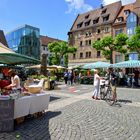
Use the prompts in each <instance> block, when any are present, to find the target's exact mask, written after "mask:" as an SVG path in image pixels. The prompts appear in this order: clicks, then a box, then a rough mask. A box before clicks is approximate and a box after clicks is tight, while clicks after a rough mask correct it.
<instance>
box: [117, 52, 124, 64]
mask: <svg viewBox="0 0 140 140" xmlns="http://www.w3.org/2000/svg"><path fill="white" fill-rule="evenodd" d="M122 61H123V56H122V54H118V55H115V63H118V62H122Z"/></svg>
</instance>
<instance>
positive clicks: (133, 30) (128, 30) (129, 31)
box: [127, 27, 136, 37]
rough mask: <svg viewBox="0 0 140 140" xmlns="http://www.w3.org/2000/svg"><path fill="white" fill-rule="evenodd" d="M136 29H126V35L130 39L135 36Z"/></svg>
mask: <svg viewBox="0 0 140 140" xmlns="http://www.w3.org/2000/svg"><path fill="white" fill-rule="evenodd" d="M135 30H136V27H131V28H127V35H128V36H129V37H131V36H132V35H134V34H135Z"/></svg>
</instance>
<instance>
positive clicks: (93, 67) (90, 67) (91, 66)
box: [82, 61, 111, 69]
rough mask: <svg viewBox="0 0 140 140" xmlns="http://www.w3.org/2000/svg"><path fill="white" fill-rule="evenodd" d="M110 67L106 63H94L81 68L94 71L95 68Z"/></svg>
mask: <svg viewBox="0 0 140 140" xmlns="http://www.w3.org/2000/svg"><path fill="white" fill-rule="evenodd" d="M110 66H111V64H110V63H107V62H101V61H99V62H95V63H89V64H85V65H83V66H82V68H83V69H95V68H109V67H110Z"/></svg>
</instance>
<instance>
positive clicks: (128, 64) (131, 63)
mask: <svg viewBox="0 0 140 140" xmlns="http://www.w3.org/2000/svg"><path fill="white" fill-rule="evenodd" d="M111 67H114V68H136V67H140V60H128V61H124V62H119V63H116V64H112V66H111Z"/></svg>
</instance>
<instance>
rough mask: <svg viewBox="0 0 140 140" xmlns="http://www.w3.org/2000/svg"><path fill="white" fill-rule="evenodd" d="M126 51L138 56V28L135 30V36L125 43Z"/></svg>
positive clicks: (139, 47) (139, 51)
mask: <svg viewBox="0 0 140 140" xmlns="http://www.w3.org/2000/svg"><path fill="white" fill-rule="evenodd" d="M127 45H128V49H129V50H130V51H133V52H137V53H138V54H140V26H139V27H137V28H136V34H134V35H133V36H132V37H131V38H129V39H128V41H127Z"/></svg>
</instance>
